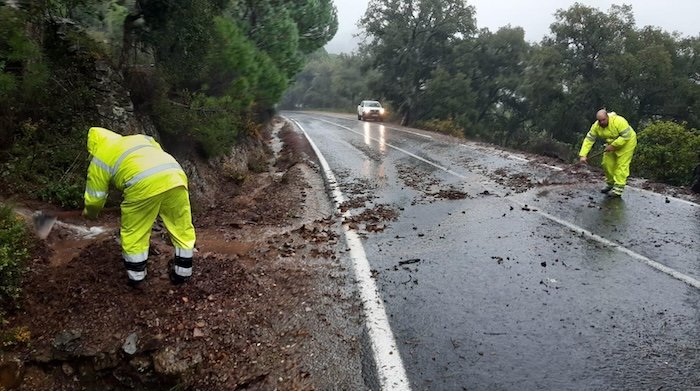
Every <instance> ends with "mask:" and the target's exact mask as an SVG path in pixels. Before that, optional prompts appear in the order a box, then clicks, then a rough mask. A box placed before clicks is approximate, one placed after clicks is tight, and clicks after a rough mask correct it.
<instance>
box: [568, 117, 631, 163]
mask: <svg viewBox="0 0 700 391" xmlns="http://www.w3.org/2000/svg"><path fill="white" fill-rule="evenodd" d="M598 138H602V139H605V142H606V143H607V144H608V145H612V146H613V147H615V148H616V149H620V148H621V147H622V146H624V145H625V144H626V143H627V141H629V140H631V139H633V138H634V139H636V138H637V133H635V131H634V129H632V127H631V126H630V124H629V123H627V120H626V119H624V118H623V117H622V116H619V115H617V114H615V113H612V112H611V113H608V126H607V127H605V128H604V127H602V126H600V124H599V123H598V121H595V122H594V123H593V125H591V130H589V131H588V134H586V138H585V139H584V140H583V145H581V150H580V151H579V154H578V155H579V156H588V152H590V151H591V148H592V147H593V144H595V141H596V139H598Z"/></svg>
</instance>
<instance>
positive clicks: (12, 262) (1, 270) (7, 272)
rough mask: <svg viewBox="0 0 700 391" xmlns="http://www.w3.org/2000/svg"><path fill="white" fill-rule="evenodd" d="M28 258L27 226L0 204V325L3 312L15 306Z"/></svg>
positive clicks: (11, 211)
mask: <svg viewBox="0 0 700 391" xmlns="http://www.w3.org/2000/svg"><path fill="white" fill-rule="evenodd" d="M29 256H30V234H29V232H28V231H27V224H26V223H25V222H24V220H23V219H22V218H21V217H18V216H17V215H16V214H15V213H14V211H13V210H12V208H10V207H8V206H6V205H2V204H0V308H2V310H0V323H2V321H3V319H4V310H5V309H10V308H14V307H15V306H16V301H17V299H18V298H19V295H20V293H21V286H20V285H21V284H20V282H21V277H22V274H23V272H24V270H25V269H26V262H27V260H28V259H29Z"/></svg>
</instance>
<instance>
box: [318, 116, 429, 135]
mask: <svg viewBox="0 0 700 391" xmlns="http://www.w3.org/2000/svg"><path fill="white" fill-rule="evenodd" d="M317 119H318V120H321V121H323V122H328V123H329V124H332V125H336V126H340V127H341V128H345V129H349V128H347V127H345V126H343V125H340V124H337V123H335V122H331V121H328V120H325V119H322V118H317ZM382 126H384V127H385V128H387V129H391V130H396V131H397V132H404V133H409V134H412V135H414V136H418V137H424V138H427V139H430V140H432V139H433V136H431V135H428V134H421V133H418V132H413V131H411V130H406V129H400V128H394V127H393V126H386V125H384V124H382Z"/></svg>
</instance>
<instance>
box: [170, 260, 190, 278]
mask: <svg viewBox="0 0 700 391" xmlns="http://www.w3.org/2000/svg"><path fill="white" fill-rule="evenodd" d="M176 266H179V267H182V268H190V269H192V258H182V257H178V256H176V257H175V259H173V260H172V261H170V262H169V268H170V271H169V273H168V276H169V277H170V282H172V283H173V284H175V285H180V284H184V283H185V282H187V281H189V280H190V277H189V276H188V277H185V276H181V275H179V274H177V273H175V267H176Z"/></svg>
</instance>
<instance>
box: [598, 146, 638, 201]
mask: <svg viewBox="0 0 700 391" xmlns="http://www.w3.org/2000/svg"><path fill="white" fill-rule="evenodd" d="M636 147H637V138H636V137H633V138H632V139H630V140H629V141H627V143H625V145H624V146H623V147H622V148H620V149H618V150H616V151H613V152H605V153H604V154H603V162H602V166H603V171H605V182H606V183H607V184H608V186H612V187H613V189H612V192H613V193H614V194H616V195H622V192H623V191H624V190H625V186H626V185H627V177H628V176H629V175H630V163H632V156H633V155H634V150H635V148H636Z"/></svg>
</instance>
